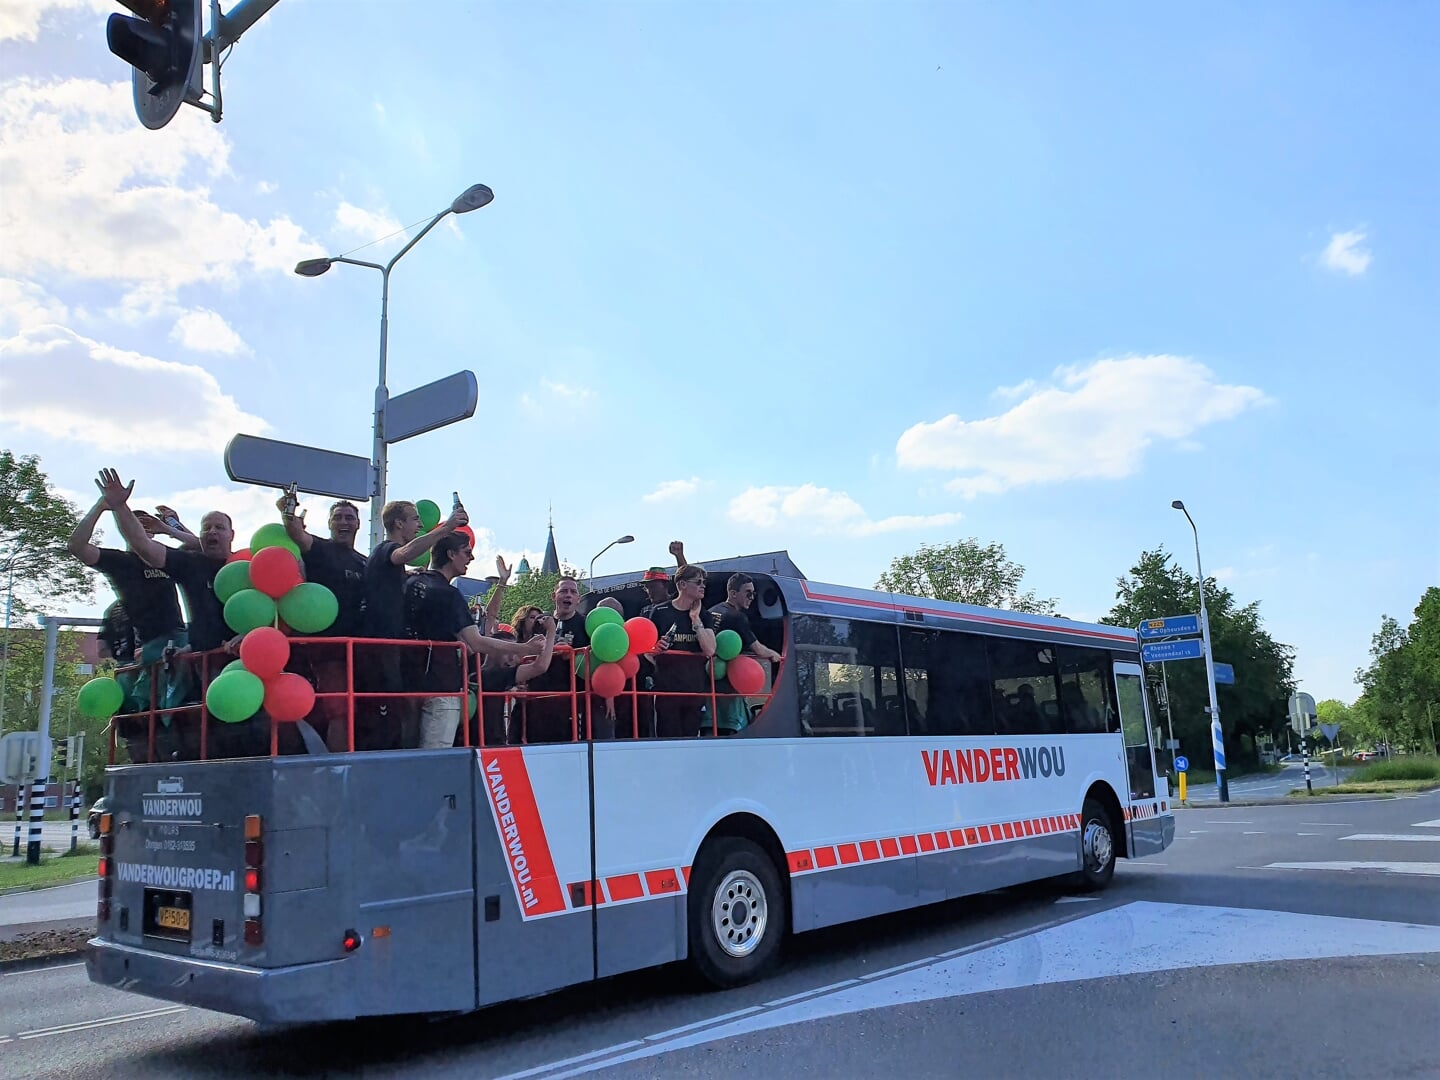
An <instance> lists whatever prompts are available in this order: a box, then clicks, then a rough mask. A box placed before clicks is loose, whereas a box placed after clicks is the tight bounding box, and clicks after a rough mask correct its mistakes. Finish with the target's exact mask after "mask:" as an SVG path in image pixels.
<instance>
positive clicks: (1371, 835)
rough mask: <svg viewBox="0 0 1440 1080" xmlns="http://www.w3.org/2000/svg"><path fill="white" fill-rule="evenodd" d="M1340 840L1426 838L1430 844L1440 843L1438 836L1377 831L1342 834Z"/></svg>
mask: <svg viewBox="0 0 1440 1080" xmlns="http://www.w3.org/2000/svg"><path fill="white" fill-rule="evenodd" d="M1340 839H1341V840H1428V841H1430V842H1431V843H1432V844H1440V836H1421V835H1420V834H1418V833H1379V832H1357V833H1353V834H1352V835H1350V836H1342V837H1340Z"/></svg>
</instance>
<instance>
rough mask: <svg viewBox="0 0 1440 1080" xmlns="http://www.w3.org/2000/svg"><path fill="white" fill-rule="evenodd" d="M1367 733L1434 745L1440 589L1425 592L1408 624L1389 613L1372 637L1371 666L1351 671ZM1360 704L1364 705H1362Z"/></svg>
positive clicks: (1439, 706) (1439, 703) (1438, 713)
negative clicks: (1361, 692) (1400, 621)
mask: <svg viewBox="0 0 1440 1080" xmlns="http://www.w3.org/2000/svg"><path fill="white" fill-rule="evenodd" d="M1355 680H1356V681H1357V682H1358V683H1359V684H1360V685H1361V686H1362V687H1363V688H1364V691H1365V693H1364V694H1363V695H1362V696H1361V699H1360V701H1358V702H1356V709H1357V711H1360V712H1361V715H1362V717H1363V722H1364V727H1365V734H1366V735H1367V736H1369V737H1370V738H1372V739H1373V740H1374V741H1376V742H1380V741H1384V742H1390V743H1394V744H1397V745H1399V746H1404V747H1406V748H1407V749H1411V750H1415V749H1419V748H1420V747H1422V746H1425V745H1429V746H1431V747H1432V748H1434V746H1435V734H1434V732H1435V728H1434V726H1433V725H1434V724H1436V723H1437V722H1440V588H1437V587H1436V586H1433V585H1432V586H1431V587H1430V588H1428V589H1426V590H1425V593H1424V595H1423V596H1421V598H1420V603H1419V604H1417V605H1416V607H1415V613H1414V619H1413V620H1412V621H1411V623H1410V625H1409V626H1408V627H1402V626H1401V625H1400V623H1399V622H1398V621H1397V620H1396V619H1394V618H1392V617H1391V616H1389V615H1384V616H1382V617H1381V619H1380V630H1379V632H1378V633H1376V634H1375V635H1374V636H1373V637H1372V638H1371V639H1370V664H1369V666H1367V667H1364V668H1361V669H1360V670H1358V671H1356V672H1355ZM1362 705H1363V709H1362Z"/></svg>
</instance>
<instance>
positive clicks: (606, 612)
mask: <svg viewBox="0 0 1440 1080" xmlns="http://www.w3.org/2000/svg"><path fill="white" fill-rule="evenodd" d="M609 623H614V624H615V625H616V626H622V627H623V626H624V625H625V618H624V616H622V615H621V614H620V612H618V611H616V610H615V609H614V608H608V607H597V608H596V609H595V610H594V611H592V612H590V614H589V615H586V616H585V633H587V634H589V635H590V636H591V637H592V638H593V637H594V636H595V631H596V630H598V629H599V628H600V627H602V626H605V625H607V624H609ZM622 655H623V654H622ZM616 659H619V658H618V657H617V658H616ZM605 662H606V663H607V664H608V663H610V662H611V661H609V660H607V661H605Z"/></svg>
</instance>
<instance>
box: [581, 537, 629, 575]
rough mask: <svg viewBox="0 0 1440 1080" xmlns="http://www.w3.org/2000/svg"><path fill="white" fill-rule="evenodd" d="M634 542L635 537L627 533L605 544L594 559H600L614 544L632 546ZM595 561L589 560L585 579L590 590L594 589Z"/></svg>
mask: <svg viewBox="0 0 1440 1080" xmlns="http://www.w3.org/2000/svg"><path fill="white" fill-rule="evenodd" d="M634 542H635V537H633V536H631V535H630V534H629V533H626V534H625V535H624V536H622V537H620V538H619V539H617V540H611V541H610V542H609V543H608V544H606V545H605V546H604V547H603V548H601V549H600V550H599V551H598V552H596V553H595V559H598V558H600V556H601V555H604V554H605V552H607V551H609V550H610V549H611V548H612V547H614V546H615V545H616V544H633V543H634ZM595 559H591V560H590V577H589V578H588V579H587V580H588V582H589V587H590V588H592V589H593V588H594V587H595Z"/></svg>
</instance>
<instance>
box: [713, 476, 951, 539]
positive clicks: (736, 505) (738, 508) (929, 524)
mask: <svg viewBox="0 0 1440 1080" xmlns="http://www.w3.org/2000/svg"><path fill="white" fill-rule="evenodd" d="M962 516H963V515H961V514H959V513H944V514H926V515H919V514H897V515H895V516H892V517H887V518H881V519H880V520H879V521H872V520H871V519H870V516H869V515H868V514H866V513H865V509H864V507H862V506H861V505H860V504H859V503H857V502H856V501H855V500H854V499H852V498H851V497H850V496H849V495H847V494H845V492H843V491H831V490H830V489H829V488H823V487H817V486H816V485H814V484H802V485H800V486H799V487H778V486H771V487H752V488H747V489H746V490H744V491H742V492H741V493H740V494H739V495H736V496H735V497H734V498H733V499H731V500H730V509H729V517H730V520H731V521H734V522H737V523H738V524H741V525H754V526H757V527H759V528H762V529H768V528H771V527H773V526H776V525H780V524H784V525H786V526H787V527H791V528H794V527H800V528H808V529H810V530H811V531H812V532H823V533H835V532H838V533H844V534H847V535H850V536H874V535H876V534H877V533H889V532H900V531H902V530H905V529H926V528H936V527H939V526H943V525H953V524H955V523H956V522H958V521H959V520H960V519H961V518H962Z"/></svg>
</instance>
